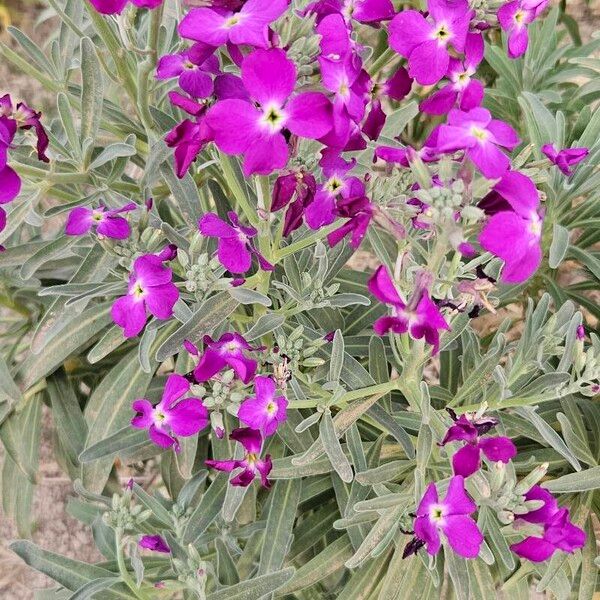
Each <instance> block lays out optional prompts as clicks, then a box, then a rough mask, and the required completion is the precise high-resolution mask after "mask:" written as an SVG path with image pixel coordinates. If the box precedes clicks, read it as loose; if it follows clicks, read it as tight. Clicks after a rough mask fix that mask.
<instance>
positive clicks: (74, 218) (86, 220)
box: [65, 206, 94, 235]
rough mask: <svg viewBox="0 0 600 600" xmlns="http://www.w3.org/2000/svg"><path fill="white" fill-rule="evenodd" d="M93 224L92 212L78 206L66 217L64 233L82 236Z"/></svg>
mask: <svg viewBox="0 0 600 600" xmlns="http://www.w3.org/2000/svg"><path fill="white" fill-rule="evenodd" d="M93 222H94V220H93V212H92V210H91V209H89V208H86V207H84V206H78V207H76V208H74V209H73V210H71V212H70V213H69V216H68V217H67V223H66V225H65V233H66V234H67V235H83V234H85V233H87V232H88V231H89V230H90V229H91V228H92V225H93Z"/></svg>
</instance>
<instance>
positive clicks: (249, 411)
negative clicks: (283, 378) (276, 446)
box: [237, 375, 288, 436]
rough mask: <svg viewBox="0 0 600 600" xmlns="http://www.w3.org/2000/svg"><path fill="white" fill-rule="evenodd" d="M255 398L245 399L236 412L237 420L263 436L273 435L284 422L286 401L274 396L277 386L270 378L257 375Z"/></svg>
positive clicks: (282, 397)
mask: <svg viewBox="0 0 600 600" xmlns="http://www.w3.org/2000/svg"><path fill="white" fill-rule="evenodd" d="M254 389H255V393H256V396H255V397H254V398H246V400H244V402H242V404H241V406H240V408H239V410H238V415H237V416H238V419H239V420H240V421H242V423H244V424H245V425H248V426H249V427H251V428H252V429H258V431H261V432H262V433H263V435H265V436H269V435H273V434H274V433H275V431H276V429H277V427H278V426H279V423H282V422H283V421H285V420H286V418H287V414H286V407H287V404H288V402H287V399H286V398H285V396H275V392H276V391H277V386H276V385H275V382H274V381H273V380H272V379H271V378H270V377H265V376H263V375H259V376H257V377H255V378H254Z"/></svg>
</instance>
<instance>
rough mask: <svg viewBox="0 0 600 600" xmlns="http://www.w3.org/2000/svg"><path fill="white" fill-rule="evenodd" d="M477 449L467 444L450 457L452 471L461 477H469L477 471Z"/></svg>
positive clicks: (478, 462) (478, 464)
mask: <svg viewBox="0 0 600 600" xmlns="http://www.w3.org/2000/svg"><path fill="white" fill-rule="evenodd" d="M480 466H481V462H480V461H479V447H478V446H477V445H475V444H467V445H466V446H464V447H462V448H461V449H460V450H458V451H457V452H455V453H454V455H453V456H452V471H453V473H454V474H455V475H460V476H461V477H465V478H466V477H470V476H471V475H473V473H475V471H477V470H479V467H480Z"/></svg>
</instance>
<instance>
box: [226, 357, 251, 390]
mask: <svg viewBox="0 0 600 600" xmlns="http://www.w3.org/2000/svg"><path fill="white" fill-rule="evenodd" d="M227 363H228V364H229V366H230V367H231V368H232V369H233V370H234V371H235V373H236V375H237V376H238V377H239V378H240V379H241V380H242V381H243V382H244V383H249V382H250V380H251V379H252V378H253V377H254V373H255V372H256V366H257V365H256V361H255V360H252V359H251V358H246V357H245V356H243V355H240V356H229V357H228V358H227Z"/></svg>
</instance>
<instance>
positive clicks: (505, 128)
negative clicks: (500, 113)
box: [437, 108, 520, 179]
mask: <svg viewBox="0 0 600 600" xmlns="http://www.w3.org/2000/svg"><path fill="white" fill-rule="evenodd" d="M519 142H520V140H519V137H518V135H517V133H516V131H515V130H514V129H513V128H512V127H511V126H510V125H508V124H507V123H504V122H503V121H499V120H498V119H492V115H491V114H490V111H489V110H487V109H485V108H473V109H471V110H469V111H461V110H457V109H453V110H451V111H450V113H449V114H448V121H447V124H445V125H441V126H440V128H439V132H438V136H437V150H438V151H439V152H455V151H456V150H464V151H465V153H466V155H467V157H468V158H470V159H471V160H472V161H473V162H474V163H475V165H476V166H477V167H478V168H479V170H480V171H481V172H482V173H483V175H485V176H486V177H487V178H488V179H496V178H497V177H502V175H504V173H506V171H508V169H509V167H510V160H509V159H508V156H506V154H504V153H503V152H502V150H500V148H499V146H503V147H505V148H508V150H513V149H514V148H515V147H516V146H517V145H518V144H519Z"/></svg>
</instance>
